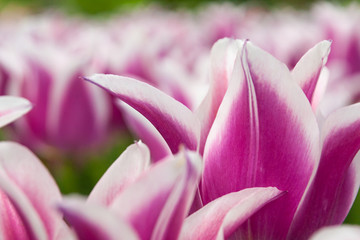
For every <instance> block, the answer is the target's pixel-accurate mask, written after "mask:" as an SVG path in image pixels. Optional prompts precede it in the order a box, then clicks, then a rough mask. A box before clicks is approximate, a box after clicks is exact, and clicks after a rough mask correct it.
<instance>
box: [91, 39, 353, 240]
mask: <svg viewBox="0 0 360 240" xmlns="http://www.w3.org/2000/svg"><path fill="white" fill-rule="evenodd" d="M227 49H229V50H230V51H229V52H228V51H227ZM314 52H315V53H314ZM328 53H329V43H327V42H323V43H320V44H318V45H317V46H316V47H315V48H313V49H312V50H310V52H309V53H308V54H307V56H304V58H303V60H302V61H301V62H299V63H298V64H299V65H298V68H299V69H302V71H298V70H294V72H293V73H292V72H290V70H289V69H288V68H287V67H286V65H285V64H283V63H281V62H279V61H278V60H277V59H275V58H274V57H272V56H271V55H270V54H268V53H266V52H264V51H263V50H261V49H259V48H258V47H256V46H254V45H253V44H251V43H250V42H246V43H244V42H242V41H232V40H228V39H225V40H221V41H219V42H218V43H217V44H215V46H214V48H213V50H212V66H211V78H212V79H213V85H212V86H211V87H210V91H209V94H208V96H207V98H206V99H205V100H204V102H203V104H202V105H201V106H200V109H199V110H198V111H197V113H196V114H194V113H192V112H191V111H190V110H189V109H187V108H186V107H185V106H184V105H182V104H180V103H179V102H177V101H175V100H174V99H172V98H171V97H169V96H167V95H165V94H164V93H162V92H161V91H159V90H157V89H155V88H153V87H151V86H148V85H146V84H144V83H140V82H138V81H136V80H134V79H130V78H126V77H120V76H114V75H94V76H92V77H89V78H88V80H89V81H91V82H94V83H95V84H97V85H99V86H101V87H102V88H104V89H106V90H108V91H109V92H110V93H112V94H113V95H115V96H117V97H118V98H119V99H120V100H122V101H124V102H125V103H126V104H128V105H129V106H131V107H133V108H134V109H136V110H137V111H138V112H139V113H141V114H142V115H143V116H144V117H145V118H146V119H147V120H148V121H150V122H151V123H152V125H153V127H154V128H155V129H157V131H158V133H159V135H160V136H162V138H163V140H165V142H166V143H167V145H168V147H169V149H170V150H171V152H173V153H175V152H176V151H177V147H178V146H179V145H180V144H184V145H185V146H186V147H188V148H189V149H193V150H196V149H200V152H202V149H203V158H204V172H203V176H202V180H201V185H200V189H201V191H200V195H201V196H200V198H201V200H202V202H203V203H204V204H210V203H211V202H212V201H214V200H216V199H219V198H220V197H221V196H224V195H226V194H229V193H232V192H237V191H240V190H242V189H246V188H251V187H268V186H275V187H277V188H278V189H280V190H282V191H286V192H287V194H286V195H285V196H284V197H282V198H279V199H278V200H277V201H274V202H272V203H270V204H268V205H266V206H265V207H264V208H263V209H261V210H260V211H259V212H257V213H256V214H255V215H254V216H252V217H251V218H250V219H249V220H248V223H249V224H248V225H246V226H245V225H244V226H242V227H239V228H238V229H237V230H236V235H237V236H241V237H242V238H247V237H248V236H251V238H255V239H262V238H266V239H293V238H298V239H306V238H308V237H309V236H310V235H311V234H312V233H313V232H314V231H315V230H317V229H319V228H320V227H322V226H328V225H334V224H340V223H341V222H342V221H343V220H344V219H345V217H346V215H347V213H348V211H349V209H350V207H351V205H352V203H353V201H354V199H355V196H356V193H357V190H358V188H359V181H358V180H357V179H358V177H357V171H356V168H357V165H358V163H357V161H358V159H359V158H358V157H356V154H357V152H358V150H359V149H360V137H359V136H360V135H359V134H354V133H357V132H360V114H359V113H360V105H353V106H350V107H346V108H343V109H339V110H338V111H336V112H334V113H333V114H331V115H330V116H328V117H327V118H326V119H325V122H324V123H323V124H321V126H319V125H318V123H317V120H316V117H315V114H314V113H313V110H312V108H311V104H310V103H311V102H312V100H310V99H313V98H312V97H313V96H314V93H315V92H316V91H315V87H314V86H316V83H317V80H318V79H319V74H320V72H321V69H322V67H323V65H324V63H325V62H326V60H325V59H326V57H327V54H328ZM314 63H315V64H314ZM301 83H303V84H301ZM315 95H316V94H315ZM199 119H200V120H199ZM200 132H201V135H200V134H199V133H200ZM159 135H156V136H154V137H153V138H154V139H157V138H158V137H159ZM159 142H160V141H159ZM160 143H162V142H160ZM160 147H164V146H160ZM329 176H331V178H329ZM325 186H326V187H325Z"/></svg>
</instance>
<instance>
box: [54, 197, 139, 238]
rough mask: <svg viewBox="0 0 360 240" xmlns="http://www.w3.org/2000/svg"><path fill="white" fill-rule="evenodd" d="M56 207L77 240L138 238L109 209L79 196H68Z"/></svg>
mask: <svg viewBox="0 0 360 240" xmlns="http://www.w3.org/2000/svg"><path fill="white" fill-rule="evenodd" d="M58 208H59V210H60V211H61V212H62V213H63V214H64V218H65V219H66V221H67V222H68V223H69V224H70V226H72V227H73V229H74V230H75V232H76V235H77V237H78V239H79V240H90V239H91V240H102V239H104V240H117V239H119V240H120V239H126V240H127V239H129V240H130V239H131V240H132V239H139V238H138V236H137V234H136V232H135V231H134V230H133V229H132V227H131V226H129V225H128V224H127V223H125V222H124V221H122V220H121V219H119V218H117V217H116V215H114V214H112V212H111V211H110V210H108V209H106V208H104V207H102V206H98V205H94V204H88V203H86V202H85V200H83V199H80V198H79V197H68V198H67V199H65V200H64V201H62V202H61V203H60V204H59V206H58Z"/></svg>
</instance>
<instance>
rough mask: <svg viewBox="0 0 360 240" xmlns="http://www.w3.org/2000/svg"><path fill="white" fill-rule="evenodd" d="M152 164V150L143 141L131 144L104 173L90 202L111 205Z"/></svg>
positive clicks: (92, 193) (90, 196)
mask: <svg viewBox="0 0 360 240" xmlns="http://www.w3.org/2000/svg"><path fill="white" fill-rule="evenodd" d="M149 165H150V152H149V149H148V148H147V146H146V145H145V144H143V143H142V142H137V143H134V144H133V145H131V146H129V147H128V148H127V149H126V150H125V151H124V152H123V153H122V154H121V155H120V157H119V158H118V159H117V160H116V161H115V162H114V163H113V164H112V165H111V166H110V167H109V169H108V170H107V171H106V172H105V173H104V175H103V176H102V177H101V179H100V180H99V181H98V183H97V184H96V185H95V187H94V189H93V190H92V191H91V193H90V195H89V197H88V200H87V201H88V202H89V203H96V204H99V205H104V206H110V205H111V204H112V202H113V201H114V199H115V198H116V197H117V196H118V195H119V194H121V191H122V190H123V189H124V188H125V187H126V186H128V185H130V184H131V183H133V182H134V181H135V180H136V179H137V178H138V177H139V176H140V175H142V173H143V172H144V171H145V170H146V169H147V168H148V167H149Z"/></svg>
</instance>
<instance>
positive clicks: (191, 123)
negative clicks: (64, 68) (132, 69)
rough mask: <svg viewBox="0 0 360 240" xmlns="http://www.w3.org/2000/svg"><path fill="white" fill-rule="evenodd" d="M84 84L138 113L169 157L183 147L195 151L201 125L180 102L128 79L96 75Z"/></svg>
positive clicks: (150, 87) (141, 83) (146, 85)
mask: <svg viewBox="0 0 360 240" xmlns="http://www.w3.org/2000/svg"><path fill="white" fill-rule="evenodd" d="M86 80H88V81H90V82H93V83H94V84H96V85H98V86H100V87H102V88H104V89H106V90H107V91H109V92H110V93H111V94H113V95H114V96H116V97H118V98H119V99H120V100H122V101H124V102H125V103H127V104H128V105H130V106H131V107H133V108H134V109H136V110H137V111H138V112H140V113H141V114H142V115H143V116H144V117H145V118H147V119H148V120H149V121H150V122H151V123H152V124H153V125H154V127H155V128H156V129H157V130H158V131H159V132H160V134H161V135H162V136H163V138H164V139H165V141H166V142H167V143H168V145H169V147H170V149H171V151H172V153H177V152H178V150H179V146H180V145H182V144H184V145H185V146H186V147H187V148H188V149H190V150H196V149H197V147H198V144H199V138H200V123H199V121H198V119H197V118H196V116H195V115H194V114H193V113H192V112H191V111H190V110H189V109H188V108H186V107H185V106H184V105H183V104H181V103H180V102H178V101H176V100H175V99H173V98H171V97H170V96H168V95H166V94H165V93H163V92H161V91H160V90H158V89H156V88H154V87H152V86H150V85H148V84H146V83H144V82H141V81H137V80H135V79H131V78H127V77H121V76H115V75H111V74H95V75H93V76H91V77H88V78H86Z"/></svg>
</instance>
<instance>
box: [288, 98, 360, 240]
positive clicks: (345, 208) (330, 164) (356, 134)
mask: <svg viewBox="0 0 360 240" xmlns="http://www.w3.org/2000/svg"><path fill="white" fill-rule="evenodd" d="M322 142H323V148H322V154H321V158H320V163H319V166H318V168H317V171H316V175H315V176H314V179H313V180H312V182H311V185H310V187H309V189H308V191H307V192H306V193H305V196H304V199H303V201H302V204H301V205H300V207H299V210H298V211H297V213H296V215H295V218H294V221H293V224H292V227H291V232H290V233H289V234H290V235H289V236H290V238H296V237H298V238H299V239H301V238H303V239H306V238H308V237H309V236H310V235H311V234H312V233H313V232H314V231H315V230H316V229H319V228H320V227H323V226H329V225H334V224H340V223H342V222H343V221H344V219H345V217H346V215H347V214H348V212H349V210H350V208H351V205H352V204H353V202H354V200H355V197H356V194H357V192H358V189H359V186H360V174H359V171H360V153H359V150H360V103H359V104H355V105H351V106H348V107H345V108H341V109H338V110H337V111H335V112H333V113H332V114H330V115H329V116H328V118H327V119H326V120H325V123H324V126H323V129H322Z"/></svg>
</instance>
